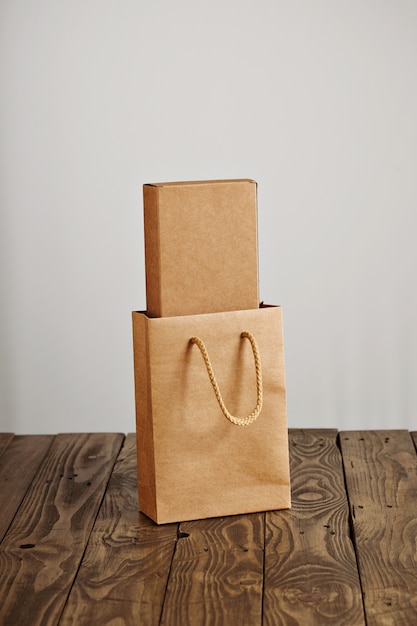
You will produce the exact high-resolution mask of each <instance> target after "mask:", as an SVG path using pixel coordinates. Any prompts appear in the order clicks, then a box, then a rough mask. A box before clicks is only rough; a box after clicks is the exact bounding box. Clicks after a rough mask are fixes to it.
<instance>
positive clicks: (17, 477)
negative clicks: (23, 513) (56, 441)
mask: <svg viewBox="0 0 417 626" xmlns="http://www.w3.org/2000/svg"><path fill="white" fill-rule="evenodd" d="M52 440H53V436H51V435H20V436H17V437H12V438H7V437H5V438H4V440H3V443H6V442H7V443H6V446H5V447H4V449H3V454H1V455H0V542H1V541H2V539H3V537H4V535H5V533H6V531H7V529H8V528H9V526H10V524H11V522H12V520H13V518H14V516H15V515H16V512H17V510H18V508H19V506H20V504H21V502H22V500H23V498H24V496H25V494H26V491H27V490H28V487H29V485H30V483H31V482H32V480H33V477H34V475H35V474H36V471H37V469H38V467H39V465H40V463H41V462H42V460H43V458H44V456H45V454H46V453H47V451H48V448H49V446H50V445H51V443H52ZM0 445H1V443H0Z"/></svg>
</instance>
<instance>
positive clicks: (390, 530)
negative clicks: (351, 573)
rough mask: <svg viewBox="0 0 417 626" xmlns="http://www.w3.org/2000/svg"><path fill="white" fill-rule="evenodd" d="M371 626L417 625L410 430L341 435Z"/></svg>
mask: <svg viewBox="0 0 417 626" xmlns="http://www.w3.org/2000/svg"><path fill="white" fill-rule="evenodd" d="M340 441H341V446H342V452H343V461H344V466H345V473H346V483H347V490H348V496H349V501H350V509H351V514H352V522H353V529H354V537H355V543H356V551H357V555H358V563H359V571H360V576H361V580H362V587H363V591H364V605H365V613H366V619H367V625H368V626H376V625H380V624H383V625H384V626H391V625H392V626H406V625H407V626H410V624H417V549H416V537H417V457H416V452H415V448H414V445H413V441H412V439H411V437H410V434H409V433H408V432H407V431H392V430H381V431H372V432H370V431H349V432H347V431H346V432H342V433H341V434H340Z"/></svg>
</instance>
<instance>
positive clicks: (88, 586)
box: [0, 429, 417, 626]
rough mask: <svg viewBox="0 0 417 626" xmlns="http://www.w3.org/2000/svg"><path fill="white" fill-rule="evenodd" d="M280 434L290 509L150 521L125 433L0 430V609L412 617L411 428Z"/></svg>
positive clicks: (364, 619) (415, 542) (415, 493)
mask: <svg viewBox="0 0 417 626" xmlns="http://www.w3.org/2000/svg"><path fill="white" fill-rule="evenodd" d="M289 441H290V444H289V445H290V458H291V480H292V509H291V510H287V511H273V512H267V513H255V514H250V515H239V516H233V517H223V518H215V519H208V520H198V521H193V522H183V523H180V524H177V523H175V524H166V525H163V526H157V525H155V524H154V523H153V522H151V521H150V520H149V519H148V518H147V517H146V516H144V515H143V514H141V513H139V512H138V498H137V480H136V449H135V448H136V447H135V436H134V435H133V434H130V435H127V436H125V435H123V434H117V433H104V434H103V433H101V434H100V433H92V434H85V433H83V434H61V435H19V436H13V435H11V434H2V435H0V541H1V543H0V624H1V625H2V626H5V625H9V624H10V625H13V626H15V625H22V626H28V625H32V624H39V625H42V626H45V625H52V624H60V625H68V624H76V625H77V626H80V625H84V624H86V625H91V624H99V625H100V626H102V625H105V624H111V625H112V626H119V625H124V624H135V625H136V624H141V625H156V624H165V625H168V626H176V625H181V626H186V625H188V624H189V625H191V626H200V625H202V624H204V625H215V626H221V625H227V626H229V625H230V626H235V625H236V626H237V625H239V626H242V625H251V626H252V625H254V626H255V625H261V624H262V625H267V626H272V625H274V626H275V625H283V626H297V625H300V626H310V625H315V624H317V625H318V626H326V625H329V626H330V625H331V626H337V625H342V624H346V625H349V626H356V625H362V626H365V624H366V626H370V625H377V624H378V625H379V624H382V625H384V626H386V625H393V626H394V625H395V626H400V625H403V624H404V625H407V626H410V625H412V624H417V472H416V468H417V456H416V451H415V447H414V444H415V443H417V433H409V432H408V431H405V430H389V431H386V430H385V431H382V430H379V431H378V430H377V431H349V432H348V431H343V432H338V431H337V430H328V429H326V430H310V429H309V430H290V431H289Z"/></svg>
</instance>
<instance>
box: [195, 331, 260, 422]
mask: <svg viewBox="0 0 417 626" xmlns="http://www.w3.org/2000/svg"><path fill="white" fill-rule="evenodd" d="M240 336H241V337H242V338H245V337H246V338H247V339H249V341H250V343H251V346H252V352H253V358H254V360H255V371H256V407H255V408H254V409H253V411H252V413H250V414H249V415H247V416H246V417H235V416H234V415H232V414H231V413H229V411H228V410H227V408H226V405H225V403H224V401H223V398H222V395H221V393H220V389H219V385H218V384H217V381H216V377H215V375H214V372H213V367H212V365H211V362H210V357H209V355H208V352H207V350H206V346H205V345H204V343H203V342H202V340H201V339H200V338H199V337H191V339H190V342H191V343H195V344H197V346H198V347H199V349H200V352H201V354H202V357H203V359H204V363H205V364H206V368H207V373H208V375H209V378H210V382H211V386H212V387H213V391H214V393H215V394H216V398H217V402H218V403H219V406H220V408H221V410H222V413H223V415H224V416H225V417H226V418H227V419H228V420H229V421H230V422H232V424H236V426H248V425H249V424H252V422H254V421H255V420H256V419H257V417H258V416H259V414H260V412H261V411H262V403H263V395H262V367H261V357H260V356H259V350H258V346H257V343H256V341H255V338H254V336H253V335H252V334H251V333H250V332H248V331H246V330H245V331H243V333H241V335H240Z"/></svg>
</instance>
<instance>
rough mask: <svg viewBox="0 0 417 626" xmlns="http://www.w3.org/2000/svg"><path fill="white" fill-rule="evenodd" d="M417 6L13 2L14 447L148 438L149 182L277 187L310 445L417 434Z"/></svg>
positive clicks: (283, 273) (8, 96)
mask: <svg viewBox="0 0 417 626" xmlns="http://www.w3.org/2000/svg"><path fill="white" fill-rule="evenodd" d="M416 59H417V3H416V2H414V1H412V0H409V1H407V0H395V2H394V1H388V0H327V1H326V0H315V1H314V2H313V1H312V0H299V1H298V2H290V1H289V0H287V1H284V0H258V1H257V2H248V1H244V0H241V1H240V2H238V1H237V0H212V1H211V2H202V1H199V0H177V2H171V1H169V0H166V1H162V0H153V1H152V2H151V1H149V0H148V1H146V2H145V1H144V0H142V1H141V0H71V2H63V1H57V0H3V1H2V2H1V3H0V90H1V104H0V158H1V168H0V176H1V179H0V194H1V196H0V220H1V221H0V237H1V241H0V297H1V320H0V358H1V365H0V430H11V431H14V432H16V433H42V432H52V433H53V432H60V431H61V432H62V431H100V430H103V431H109V430H110V431H122V432H128V431H132V430H134V395H133V373H132V347H131V325H130V324H131V322H130V312H131V310H133V309H143V308H145V288H144V261H143V254H144V253H143V230H142V184H143V183H145V182H155V181H162V180H190V179H206V178H207V179H208V178H231V177H251V178H255V179H256V180H257V181H258V183H259V243H260V281H261V297H262V299H264V300H266V301H269V302H273V303H280V304H282V305H283V307H284V322H285V339H286V364H287V385H288V416H289V423H290V426H292V427H298V426H305V427H337V428H340V429H342V428H362V427H364V428H385V427H387V428H409V429H415V428H417V420H416V410H417V384H416V381H415V377H416V371H417V333H416V321H415V320H416V317H417V296H416V288H415V282H416V281H415V270H416V267H417V246H416V245H415V234H416V226H417V218H416V207H417V185H416V176H415V170H416V164H417V116H416V111H417V82H416V79H417V73H416V68H417V66H416Z"/></svg>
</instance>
